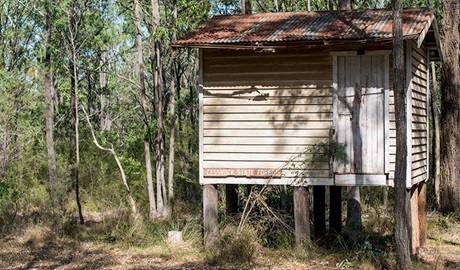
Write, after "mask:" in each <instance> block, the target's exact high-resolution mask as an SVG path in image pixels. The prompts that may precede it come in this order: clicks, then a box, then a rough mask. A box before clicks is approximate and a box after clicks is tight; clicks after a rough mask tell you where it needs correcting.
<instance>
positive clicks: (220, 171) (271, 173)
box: [203, 168, 281, 178]
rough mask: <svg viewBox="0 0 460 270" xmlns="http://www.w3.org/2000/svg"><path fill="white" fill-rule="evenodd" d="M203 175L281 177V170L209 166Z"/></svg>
mask: <svg viewBox="0 0 460 270" xmlns="http://www.w3.org/2000/svg"><path fill="white" fill-rule="evenodd" d="M203 176H204V177H248V178H281V170H279V169H266V168H209V169H204V173H203Z"/></svg>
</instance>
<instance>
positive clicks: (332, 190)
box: [329, 186, 342, 235]
mask: <svg viewBox="0 0 460 270" xmlns="http://www.w3.org/2000/svg"><path fill="white" fill-rule="evenodd" d="M329 199H330V203H329V233H330V234H337V235H341V234H342V187H340V186H330V187H329Z"/></svg>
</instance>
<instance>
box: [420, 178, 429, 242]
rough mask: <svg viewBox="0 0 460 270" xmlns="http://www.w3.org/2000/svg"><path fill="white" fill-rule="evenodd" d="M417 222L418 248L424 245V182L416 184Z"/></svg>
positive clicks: (425, 230) (425, 236) (425, 231)
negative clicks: (418, 232)
mask: <svg viewBox="0 0 460 270" xmlns="http://www.w3.org/2000/svg"><path fill="white" fill-rule="evenodd" d="M418 222H419V230H420V247H423V246H425V245H426V239H427V229H426V182H425V181H423V182H420V183H419V184H418Z"/></svg>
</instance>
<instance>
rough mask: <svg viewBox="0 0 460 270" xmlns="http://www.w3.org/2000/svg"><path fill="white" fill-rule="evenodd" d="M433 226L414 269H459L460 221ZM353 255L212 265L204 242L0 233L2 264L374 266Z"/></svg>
mask: <svg viewBox="0 0 460 270" xmlns="http://www.w3.org/2000/svg"><path fill="white" fill-rule="evenodd" d="M428 229H429V230H428V234H429V236H428V244H427V246H426V247H424V248H422V249H421V250H420V254H419V255H418V257H417V259H416V260H414V268H416V269H430V270H435V269H460V223H459V222H457V221H449V222H447V223H446V222H445V221H444V220H440V219H437V217H429V226H428ZM350 256H351V255H350ZM348 258H349V259H348ZM348 258H347V257H346V256H345V258H344V257H343V254H342V255H337V254H328V253H324V252H323V253H321V252H318V251H315V252H313V253H310V254H308V255H306V256H299V255H298V253H297V254H296V253H295V252H293V251H292V250H290V251H269V250H266V249H264V248H262V247H260V248H259V249H258V251H257V259H256V260H255V261H254V263H252V264H250V265H245V266H236V267H235V266H231V265H228V266H211V265H209V264H208V261H207V260H206V255H205V253H203V252H202V251H201V249H200V247H195V246H193V244H191V243H188V242H183V243H182V244H179V245H168V244H166V243H161V244H160V245H157V246H151V247H143V248H139V247H129V246H124V245H122V244H116V243H115V244H114V243H103V242H102V243H101V242H88V241H87V242H85V241H82V242H80V241H76V240H71V239H67V240H66V239H61V238H58V237H56V236H54V235H53V233H52V232H50V231H49V229H47V228H45V227H37V226H35V227H33V228H32V229H26V230H24V231H23V232H22V233H21V235H18V234H17V233H16V234H15V235H3V236H0V269H17V270H19V269H60V270H64V269H115V270H116V269H375V267H374V266H373V265H371V264H369V262H367V263H360V262H359V261H357V260H356V259H354V258H353V257H348ZM379 268H381V267H379Z"/></svg>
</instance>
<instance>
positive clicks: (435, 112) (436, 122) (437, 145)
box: [431, 62, 441, 209]
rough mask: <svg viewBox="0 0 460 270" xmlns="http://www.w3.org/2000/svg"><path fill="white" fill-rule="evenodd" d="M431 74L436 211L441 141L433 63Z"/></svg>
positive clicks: (438, 201) (438, 205) (438, 198)
mask: <svg viewBox="0 0 460 270" xmlns="http://www.w3.org/2000/svg"><path fill="white" fill-rule="evenodd" d="M431 74H432V76H433V86H432V87H431V110H432V114H433V127H434V128H433V129H434V130H433V132H434V140H433V141H434V142H433V143H432V145H433V153H434V155H433V156H434V162H433V165H434V168H433V176H434V193H435V195H436V206H437V208H438V209H441V192H440V189H441V185H440V180H441V176H440V174H441V159H440V153H441V141H440V136H441V133H440V125H439V113H438V105H437V99H438V98H437V97H438V90H437V87H438V82H437V78H436V64H435V62H431Z"/></svg>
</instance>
